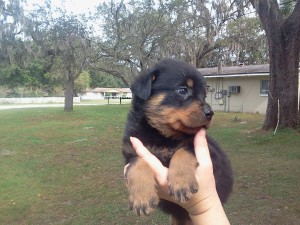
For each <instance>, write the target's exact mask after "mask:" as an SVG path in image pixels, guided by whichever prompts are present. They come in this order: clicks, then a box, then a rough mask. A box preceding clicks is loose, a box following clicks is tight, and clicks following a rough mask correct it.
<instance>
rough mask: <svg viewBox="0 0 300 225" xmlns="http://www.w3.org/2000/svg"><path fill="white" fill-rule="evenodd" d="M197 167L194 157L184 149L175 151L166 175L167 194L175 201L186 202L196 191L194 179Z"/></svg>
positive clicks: (196, 186)
mask: <svg viewBox="0 0 300 225" xmlns="http://www.w3.org/2000/svg"><path fill="white" fill-rule="evenodd" d="M197 166H198V162H197V160H196V157H195V156H194V155H193V154H192V153H191V152H189V151H188V150H186V149H184V148H181V149H179V150H177V151H176V152H175V154H174V155H173V157H172V159H171V162H170V166H169V173H168V182H169V194H170V195H172V196H174V197H175V198H176V200H177V201H179V202H183V201H187V200H189V199H190V197H191V196H192V194H194V193H196V192H197V191H198V183H197V180H196V177H195V171H196V168H197Z"/></svg>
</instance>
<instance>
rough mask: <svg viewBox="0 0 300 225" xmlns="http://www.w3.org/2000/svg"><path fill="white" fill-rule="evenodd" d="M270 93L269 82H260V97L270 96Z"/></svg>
mask: <svg viewBox="0 0 300 225" xmlns="http://www.w3.org/2000/svg"><path fill="white" fill-rule="evenodd" d="M268 93H269V81H268V80H261V81H260V96H268Z"/></svg>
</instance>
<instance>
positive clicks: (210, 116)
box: [204, 110, 214, 119]
mask: <svg viewBox="0 0 300 225" xmlns="http://www.w3.org/2000/svg"><path fill="white" fill-rule="evenodd" d="M204 115H205V116H206V118H207V119H211V118H212V117H213V115H214V111H212V110H205V111H204Z"/></svg>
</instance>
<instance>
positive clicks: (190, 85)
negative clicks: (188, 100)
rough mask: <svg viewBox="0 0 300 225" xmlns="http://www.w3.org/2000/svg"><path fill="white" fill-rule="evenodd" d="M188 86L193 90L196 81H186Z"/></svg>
mask: <svg viewBox="0 0 300 225" xmlns="http://www.w3.org/2000/svg"><path fill="white" fill-rule="evenodd" d="M186 85H187V86H188V87H189V88H193V87H194V81H193V80H192V79H188V80H187V81H186Z"/></svg>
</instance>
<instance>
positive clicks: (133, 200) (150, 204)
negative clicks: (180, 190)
mask: <svg viewBox="0 0 300 225" xmlns="http://www.w3.org/2000/svg"><path fill="white" fill-rule="evenodd" d="M127 188H128V192H129V201H130V204H131V207H132V208H133V210H134V211H135V212H136V214H138V215H140V214H145V215H148V214H149V213H151V212H152V211H153V210H154V208H155V207H156V206H157V204H158V202H159V197H158V195H157V190H156V182H155V178H154V174H153V172H152V170H151V168H150V167H149V166H148V164H147V163H146V162H145V161H144V160H142V159H140V158H139V159H138V160H137V161H136V163H135V164H134V165H133V166H132V167H131V168H130V169H129V171H128V174H127Z"/></svg>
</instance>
